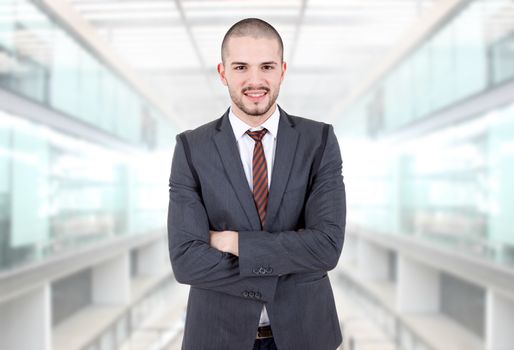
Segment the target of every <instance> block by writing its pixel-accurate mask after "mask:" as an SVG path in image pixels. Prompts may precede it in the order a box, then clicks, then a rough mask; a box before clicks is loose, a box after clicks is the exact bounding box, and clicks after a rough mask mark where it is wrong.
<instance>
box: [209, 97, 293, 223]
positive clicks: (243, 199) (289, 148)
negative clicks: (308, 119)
mask: <svg viewBox="0 0 514 350" xmlns="http://www.w3.org/2000/svg"><path fill="white" fill-rule="evenodd" d="M277 108H279V111H280V119H279V123H278V131H277V146H276V149H275V160H274V161H273V171H272V172H271V185H270V189H269V199H268V209H267V211H266V223H265V225H264V228H263V229H264V230H269V228H270V227H271V224H272V222H273V220H274V219H275V216H276V214H277V212H278V208H279V205H280V202H281V201H282V196H283V195H284V191H285V188H286V185H287V182H288V180H289V175H290V173H291V167H292V165H293V159H294V156H295V153H296V147H297V143H298V132H297V131H296V130H295V129H294V126H295V124H294V122H293V120H292V119H291V117H289V116H288V115H287V113H286V112H285V111H284V110H283V109H282V108H280V106H278V104H277ZM229 110H230V109H227V111H226V112H225V114H224V115H223V116H222V117H221V118H220V119H218V122H217V124H216V129H217V130H218V132H217V133H216V134H215V135H214V142H215V144H216V148H217V150H218V153H219V155H220V158H221V161H222V163H223V166H224V167H225V170H226V173H227V177H228V178H229V180H230V183H231V185H232V187H233V188H234V191H235V192H236V195H237V198H238V199H239V202H240V203H241V206H242V207H243V209H244V211H245V213H246V217H247V219H248V222H249V223H250V225H251V227H252V229H253V230H256V231H258V230H260V221H259V214H258V213H257V208H256V207H255V203H254V200H253V193H252V191H251V190H250V187H249V186H248V181H247V180H246V175H245V172H244V168H243V164H242V163H241V156H240V154H239V149H238V148H237V142H236V139H235V137H234V131H233V130H232V126H231V125H230V120H229V118H228V113H229Z"/></svg>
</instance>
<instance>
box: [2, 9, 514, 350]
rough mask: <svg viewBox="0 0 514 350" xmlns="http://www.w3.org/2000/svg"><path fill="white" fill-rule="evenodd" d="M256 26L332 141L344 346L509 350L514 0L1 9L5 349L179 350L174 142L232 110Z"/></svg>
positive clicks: (289, 86) (287, 104)
mask: <svg viewBox="0 0 514 350" xmlns="http://www.w3.org/2000/svg"><path fill="white" fill-rule="evenodd" d="M245 17H259V18H262V19H264V20H266V21H268V22H269V23H271V24H272V25H273V26H274V27H275V28H276V29H277V30H278V32H279V33H280V34H281V36H282V39H283V41H284V49H285V51H284V60H285V61H286V62H287V64H288V70H287V72H286V77H285V79H284V82H283V83H282V86H281V91H280V96H279V98H278V100H277V102H278V104H280V106H281V107H282V108H283V109H284V110H286V111H287V112H288V113H290V114H293V115H299V116H302V117H307V118H312V119H316V120H320V121H323V122H326V123H331V124H333V125H334V127H335V130H336V133H337V136H338V140H339V144H340V147H341V152H342V157H343V175H344V179H345V184H346V190H347V203H348V215H347V229H346V238H345V246H344V249H343V253H342V255H341V259H340V262H339V264H338V266H337V267H336V269H334V270H332V271H330V272H329V276H330V280H331V282H332V285H333V290H334V294H335V297H336V301H337V307H338V314H339V317H340V321H341V322H340V323H341V327H342V330H343V336H344V343H343V346H342V347H341V348H342V349H343V348H344V349H345V350H371V349H378V350H390V349H391V350H393V349H394V350H400V349H401V350H460V349H466V350H482V349H483V350H511V349H513V348H514V346H513V345H512V344H514V332H513V331H512V330H513V329H514V180H513V179H514V1H513V0H283V1H264V0H263V1H256V0H249V1H236V0H234V1H229V0H225V1H224V0H0V339H1V340H0V348H2V349H5V350H39V349H41V350H50V349H55V350H64V349H66V350H70V349H78V350H107V349H124V350H136V349H155V350H157V349H169V350H176V349H179V348H180V342H181V334H182V327H183V322H184V318H185V303H186V300H187V293H188V287H187V286H185V285H180V284H177V283H176V282H175V280H174V278H173V275H172V271H171V266H170V263H169V259H168V252H167V237H166V215H167V205H168V195H169V194H168V178H169V171H170V165H171V156H172V153H173V147H174V142H175V135H176V134H177V133H179V132H181V131H183V130H186V129H193V128H195V127H197V126H199V125H201V124H204V123H206V122H208V121H211V120H214V119H216V118H219V117H220V116H221V115H222V114H223V113H224V112H225V111H226V109H227V108H228V106H229V105H230V99H229V95H228V92H227V90H226V87H225V86H223V85H222V84H221V82H220V81H219V77H218V75H217V71H216V65H217V64H218V62H220V60H221V58H220V46H221V41H222V39H223V35H224V34H225V32H226V31H227V30H228V28H229V27H230V26H231V25H232V24H233V23H235V22H237V21H238V20H240V19H242V18H245ZM313 350H315V349H313Z"/></svg>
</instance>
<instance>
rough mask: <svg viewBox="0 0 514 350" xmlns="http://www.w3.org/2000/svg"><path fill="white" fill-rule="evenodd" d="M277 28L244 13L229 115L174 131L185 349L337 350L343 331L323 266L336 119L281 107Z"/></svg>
mask: <svg viewBox="0 0 514 350" xmlns="http://www.w3.org/2000/svg"><path fill="white" fill-rule="evenodd" d="M285 71H286V63H285V62H284V61H283V44H282V40H281V38H280V35H279V34H278V33H277V31H276V30H275V29H274V28H273V27H272V26H271V25H270V24H268V23H267V22H264V21H262V20H260V19H256V18H248V19H244V20H242V21H239V22H237V23H236V24H234V25H233V26H232V27H231V28H230V29H229V31H228V32H227V34H226V35H225V38H224V39H223V43H222V63H220V64H219V65H218V73H219V76H220V79H221V81H222V82H223V84H224V85H226V86H227V87H228V90H229V94H230V97H231V100H232V103H231V105H230V108H229V109H228V110H227V111H226V112H225V113H224V114H223V116H222V117H221V118H219V119H217V120H214V121H212V122H210V123H207V124H205V125H202V126H200V127H198V128H197V129H195V130H192V131H186V132H184V133H182V134H179V135H177V144H176V147H175V152H174V155H173V162H172V168H171V176H170V205H169V211H168V237H169V251H170V259H171V264H172V268H173V271H174V274H175V278H176V279H177V281H178V282H179V283H185V284H189V285H191V288H190V292H189V300H188V304H187V312H186V322H185V330H184V339H183V343H182V349H185V350H251V349H252V348H253V349H255V350H257V349H277V348H278V349H279V350H293V349H294V350H335V349H336V348H337V347H338V346H339V344H340V343H341V341H342V337H341V331H340V326H339V321H338V316H337V312H336V307H335V303H334V298H333V293H332V289H331V285H330V281H329V278H328V276H327V271H329V270H331V269H333V268H334V267H335V266H336V264H337V261H338V259H339V256H340V254H341V250H342V246H343V240H344V230H345V220H346V204H345V189H344V183H343V177H342V175H341V167H342V165H341V155H340V150H339V146H338V142H337V139H336V136H335V134H334V131H333V127H332V126H331V125H329V124H325V123H321V122H316V121H313V120H309V119H305V118H300V117H296V116H291V115H288V114H287V113H286V112H285V111H284V110H283V109H282V108H280V106H278V105H277V104H276V99H277V97H278V93H279V89H280V84H281V82H282V80H283V79H284V74H285Z"/></svg>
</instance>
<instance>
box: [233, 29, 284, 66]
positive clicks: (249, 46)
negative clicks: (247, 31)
mask: <svg viewBox="0 0 514 350" xmlns="http://www.w3.org/2000/svg"><path fill="white" fill-rule="evenodd" d="M226 48H227V51H226V54H227V56H226V57H227V60H228V62H233V61H238V62H239V61H243V62H249V63H251V62H266V61H273V60H274V61H276V62H279V61H280V52H279V44H278V41H277V39H274V38H265V37H261V38H254V37H250V36H242V37H231V38H230V39H229V40H228V42H227V47H226Z"/></svg>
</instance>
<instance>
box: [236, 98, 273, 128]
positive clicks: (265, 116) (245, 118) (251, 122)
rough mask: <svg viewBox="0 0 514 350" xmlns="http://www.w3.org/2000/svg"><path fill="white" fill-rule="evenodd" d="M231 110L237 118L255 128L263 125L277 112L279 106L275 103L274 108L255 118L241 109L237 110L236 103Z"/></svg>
mask: <svg viewBox="0 0 514 350" xmlns="http://www.w3.org/2000/svg"><path fill="white" fill-rule="evenodd" d="M230 108H231V110H232V112H233V113H234V115H235V116H236V117H238V118H239V119H241V120H242V121H243V122H245V123H246V124H248V125H250V126H251V127H252V128H255V127H257V126H259V125H261V124H262V123H264V122H265V121H266V120H268V118H269V117H270V116H271V115H272V114H273V113H274V112H275V109H276V108H277V104H276V103H274V104H273V106H271V108H270V109H269V110H268V111H267V112H266V113H264V114H262V115H259V116H255V115H248V114H246V113H244V112H243V111H241V110H240V109H239V108H237V107H236V106H235V105H234V103H232V105H231V107H230Z"/></svg>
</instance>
